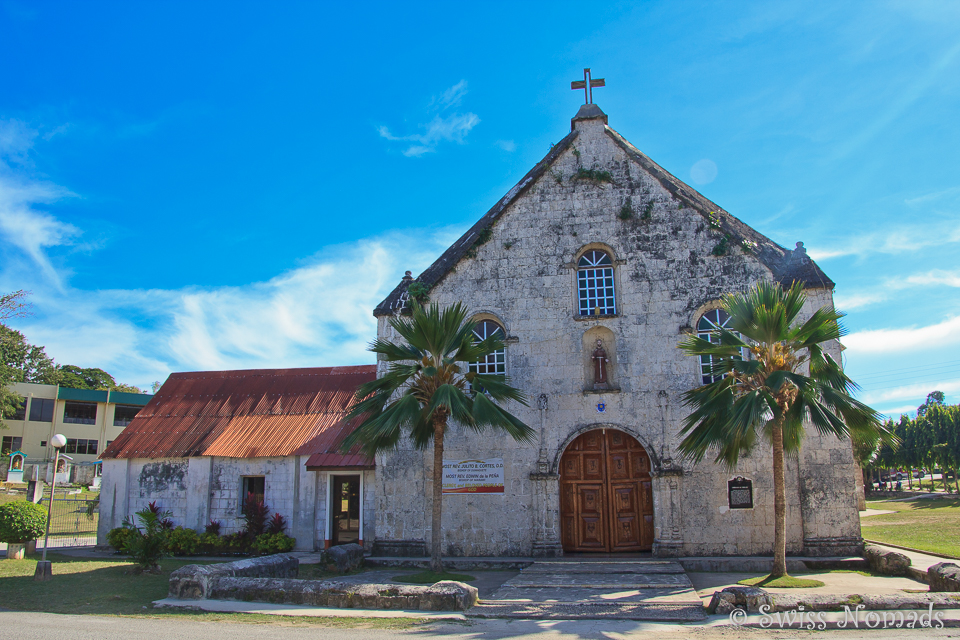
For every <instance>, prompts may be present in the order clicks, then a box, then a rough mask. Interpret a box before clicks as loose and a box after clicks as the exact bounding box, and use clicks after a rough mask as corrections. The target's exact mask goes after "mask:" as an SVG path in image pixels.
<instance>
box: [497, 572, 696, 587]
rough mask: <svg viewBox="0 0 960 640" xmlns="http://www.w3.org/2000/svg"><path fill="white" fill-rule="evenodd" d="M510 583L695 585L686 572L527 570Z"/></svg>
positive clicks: (549, 585)
mask: <svg viewBox="0 0 960 640" xmlns="http://www.w3.org/2000/svg"><path fill="white" fill-rule="evenodd" d="M506 584H507V585H509V586H512V587H524V588H533V589H538V588H543V587H557V588H579V589H664V588H673V587H682V588H685V589H689V588H691V587H692V586H693V584H691V582H690V579H689V578H687V574H685V573H679V574H677V573H660V574H657V573H651V574H645V573H617V574H582V573H581V574H576V573H565V574H560V575H556V574H545V573H532V574H528V573H527V572H526V571H524V572H522V573H520V575H518V576H516V577H514V578H511V579H510V580H509V581H508V582H507V583H506Z"/></svg>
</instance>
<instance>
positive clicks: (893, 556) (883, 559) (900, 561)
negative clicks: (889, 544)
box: [863, 545, 910, 576]
mask: <svg viewBox="0 0 960 640" xmlns="http://www.w3.org/2000/svg"><path fill="white" fill-rule="evenodd" d="M863 557H865V558H866V559H867V562H869V563H870V569H872V570H873V571H874V572H875V573H879V574H880V575H884V576H905V575H907V569H908V568H909V567H910V558H908V557H907V556H905V555H903V554H902V553H897V552H896V551H889V550H887V549H884V548H883V547H878V546H876V545H869V546H867V547H866V548H865V549H864V550H863Z"/></svg>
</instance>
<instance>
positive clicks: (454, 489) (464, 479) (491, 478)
mask: <svg viewBox="0 0 960 640" xmlns="http://www.w3.org/2000/svg"><path fill="white" fill-rule="evenodd" d="M443 492H444V493H503V458H487V459H486V460H444V461H443Z"/></svg>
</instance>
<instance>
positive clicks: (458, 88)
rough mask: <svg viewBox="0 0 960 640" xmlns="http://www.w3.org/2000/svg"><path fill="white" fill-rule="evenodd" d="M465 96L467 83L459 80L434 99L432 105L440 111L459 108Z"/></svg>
mask: <svg viewBox="0 0 960 640" xmlns="http://www.w3.org/2000/svg"><path fill="white" fill-rule="evenodd" d="M465 95H467V81H466V80H461V81H460V82H458V83H457V84H455V85H453V86H452V87H450V88H449V89H447V90H446V91H444V92H443V93H441V94H440V96H439V97H437V98H434V99H433V103H434V104H435V105H437V106H438V107H439V108H440V109H448V108H450V107H456V106H459V105H460V102H461V101H462V100H463V96H465Z"/></svg>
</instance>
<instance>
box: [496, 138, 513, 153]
mask: <svg viewBox="0 0 960 640" xmlns="http://www.w3.org/2000/svg"><path fill="white" fill-rule="evenodd" d="M496 145H497V146H498V147H500V148H501V149H503V150H504V151H506V152H507V153H513V152H514V151H516V150H517V143H516V142H514V141H513V140H497V142H496Z"/></svg>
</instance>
